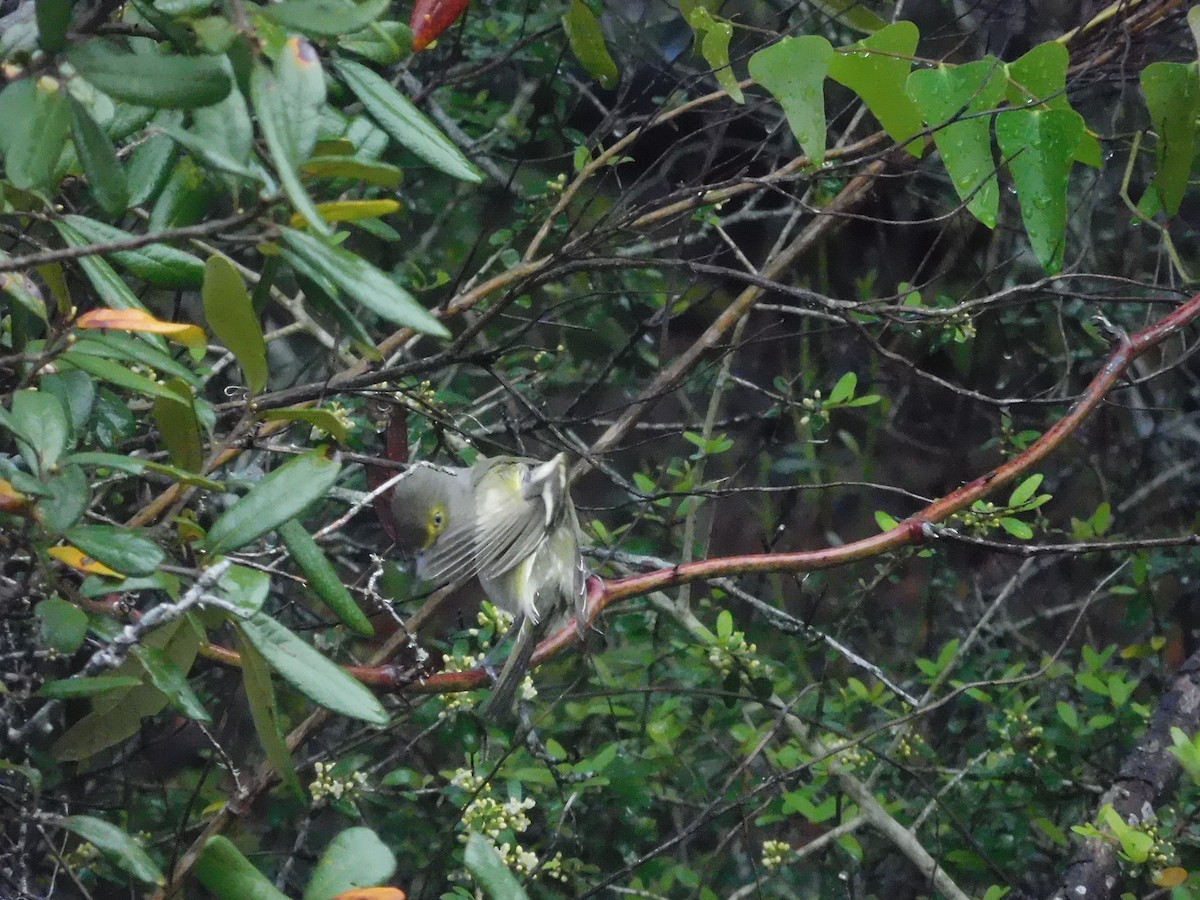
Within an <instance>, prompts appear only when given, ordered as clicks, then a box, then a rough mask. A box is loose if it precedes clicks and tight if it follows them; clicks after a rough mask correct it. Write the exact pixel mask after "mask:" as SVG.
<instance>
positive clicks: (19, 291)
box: [0, 250, 48, 322]
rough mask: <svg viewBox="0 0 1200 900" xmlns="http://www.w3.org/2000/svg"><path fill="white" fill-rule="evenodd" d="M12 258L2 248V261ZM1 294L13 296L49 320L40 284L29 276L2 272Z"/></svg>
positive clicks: (42, 318)
mask: <svg viewBox="0 0 1200 900" xmlns="http://www.w3.org/2000/svg"><path fill="white" fill-rule="evenodd" d="M10 259H12V257H11V256H9V255H8V254H7V253H5V252H4V251H3V250H0V262H7V261H8V260H10ZM0 294H5V295H6V296H9V297H11V298H12V299H13V300H15V301H16V302H17V303H18V304H20V305H21V306H22V307H24V308H25V310H26V311H27V312H31V313H33V314H34V315H35V316H37V317H38V318H39V319H41V320H42V321H43V322H46V321H48V319H47V317H46V301H45V300H44V299H42V292H41V291H40V290H38V286H37V285H36V284H35V283H34V282H33V280H32V279H31V278H29V276H27V275H24V274H22V273H21V272H0Z"/></svg>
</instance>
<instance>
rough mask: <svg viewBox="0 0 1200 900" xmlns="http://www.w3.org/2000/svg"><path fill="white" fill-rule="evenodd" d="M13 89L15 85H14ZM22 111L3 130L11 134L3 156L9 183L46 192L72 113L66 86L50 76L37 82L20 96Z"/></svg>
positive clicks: (60, 152) (64, 140)
mask: <svg viewBox="0 0 1200 900" xmlns="http://www.w3.org/2000/svg"><path fill="white" fill-rule="evenodd" d="M13 87H15V85H13ZM6 93H7V91H6ZM19 96H22V97H24V98H25V100H24V102H23V103H22V106H23V107H24V109H23V110H22V111H21V112H20V113H19V114H18V115H17V117H16V118H14V119H13V120H12V121H11V122H9V123H7V124H6V126H5V127H6V128H9V129H11V130H12V135H11V137H10V138H9V139H8V146H7V150H6V155H5V159H4V162H5V172H6V174H7V175H8V180H9V181H11V182H12V183H13V185H14V186H15V187H19V188H21V189H22V190H31V189H33V188H47V187H50V186H51V182H52V181H53V180H54V169H55V167H56V166H57V165H58V158H59V156H60V155H61V154H62V150H63V147H64V146H66V143H67V131H68V130H69V128H70V123H71V110H70V107H69V105H68V104H67V93H66V88H65V86H64V85H63V84H62V83H61V82H59V81H56V80H55V79H53V78H50V77H49V76H43V77H41V78H39V79H37V81H36V83H34V84H33V86H32V90H28V89H27V93H22V94H21V95H19Z"/></svg>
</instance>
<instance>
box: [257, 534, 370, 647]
mask: <svg viewBox="0 0 1200 900" xmlns="http://www.w3.org/2000/svg"><path fill="white" fill-rule="evenodd" d="M279 536H280V537H281V538H282V539H283V543H284V544H285V545H286V546H287V548H288V552H289V553H291V555H292V560H293V561H294V562H295V563H296V565H297V566H299V567H300V571H301V572H303V573H304V575H305V577H306V578H307V579H308V586H309V588H310V589H311V590H312V591H313V593H315V594H316V595H317V596H318V597H320V598H321V600H323V601H324V603H325V605H326V606H328V607H329V609H330V611H331V612H333V614H334V615H335V616H337V617H338V618H339V619H341V620H342V621H343V622H345V623H346V624H347V625H349V626H350V627H351V628H353V629H354V630H355V631H357V632H358V633H359V634H361V635H365V636H366V637H370V636H371V635H373V634H374V633H375V629H374V628H373V627H372V626H371V622H370V620H369V619H367V617H366V616H365V615H364V614H363V611H362V610H361V609H359V606H358V604H357V603H355V602H354V597H352V596H351V595H350V592H349V591H348V590H346V586H345V585H344V584H342V579H341V578H340V577H339V576H338V573H337V570H336V569H335V568H334V567H333V564H332V563H330V562H329V559H328V558H327V557H326V556H325V554H324V553H323V552H322V551H321V548H320V547H319V546H318V545H317V542H316V541H315V540H313V538H312V535H310V534H309V533H308V532H307V531H305V530H304V526H303V525H301V524H300V523H299V522H297V521H296V520H295V519H292V520H291V521H290V522H284V523H283V524H282V525H280V526H279Z"/></svg>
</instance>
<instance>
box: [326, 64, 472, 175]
mask: <svg viewBox="0 0 1200 900" xmlns="http://www.w3.org/2000/svg"><path fill="white" fill-rule="evenodd" d="M334 65H335V68H336V69H337V73H338V75H339V77H341V79H342V80H343V81H344V82H346V85H347V86H348V87H349V88H350V90H351V91H353V92H354V95H355V96H356V97H358V99H359V100H361V101H362V104H363V106H365V107H366V108H367V112H369V113H370V114H371V116H372V118H374V119H375V121H377V122H378V123H379V124H380V125H381V126H383V129H384V131H386V132H387V133H388V134H389V135H391V136H392V138H393V139H394V140H395V141H396V142H397V143H399V144H400V145H401V146H402V147H405V148H407V149H408V150H411V151H412V152H413V153H414V154H416V155H417V156H418V157H420V158H421V159H423V160H425V162H427V163H429V164H430V165H431V166H433V167H434V168H435V169H438V170H439V171H442V172H445V173H446V174H447V175H452V176H454V177H455V178H460V179H462V180H463V181H470V182H472V183H478V182H480V181H483V174H482V173H481V172H480V171H479V170H478V169H477V168H475V166H474V165H473V164H472V163H471V162H470V160H468V159H467V158H466V157H465V156H464V155H463V153H462V151H461V150H459V149H458V147H457V146H455V145H454V143H453V142H452V141H451V140H450V139H449V138H447V137H446V136H445V135H444V134H442V133H441V131H439V130H438V129H437V127H436V126H435V125H434V124H433V123H432V122H430V121H429V120H428V119H427V118H425V116H424V115H423V114H422V113H421V112H420V110H418V109H417V108H416V107H415V106H413V105H412V103H411V102H410V101H409V99H408V98H407V97H405V96H404V95H402V94H401V93H399V92H398V91H397V90H396V89H395V88H394V87H392V86H391V85H390V84H389V83H388V82H387V81H386V80H385V79H383V78H381V77H380V76H379V75H376V74H375V73H374V72H372V71H371V70H370V69H368V68H367V67H366V66H363V65H359V64H358V63H356V62H352V61H350V60H347V59H340V60H337V61H336V62H335V64H334Z"/></svg>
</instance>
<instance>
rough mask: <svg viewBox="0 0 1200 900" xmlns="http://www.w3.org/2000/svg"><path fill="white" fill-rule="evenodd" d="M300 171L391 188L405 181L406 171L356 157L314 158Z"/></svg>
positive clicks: (304, 164) (304, 163)
mask: <svg viewBox="0 0 1200 900" xmlns="http://www.w3.org/2000/svg"><path fill="white" fill-rule="evenodd" d="M300 171H301V172H303V173H304V174H305V175H312V176H314V177H316V178H348V179H351V180H353V181H365V182H366V183H367V184H375V185H379V186H380V187H389V188H390V187H396V186H397V185H398V184H400V182H401V181H403V180H404V170H403V169H401V168H399V167H398V166H393V165H389V164H387V163H381V162H376V161H375V160H370V159H360V158H358V157H356V156H314V157H311V158H310V159H308V160H306V161H305V162H303V163H301V164H300Z"/></svg>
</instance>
